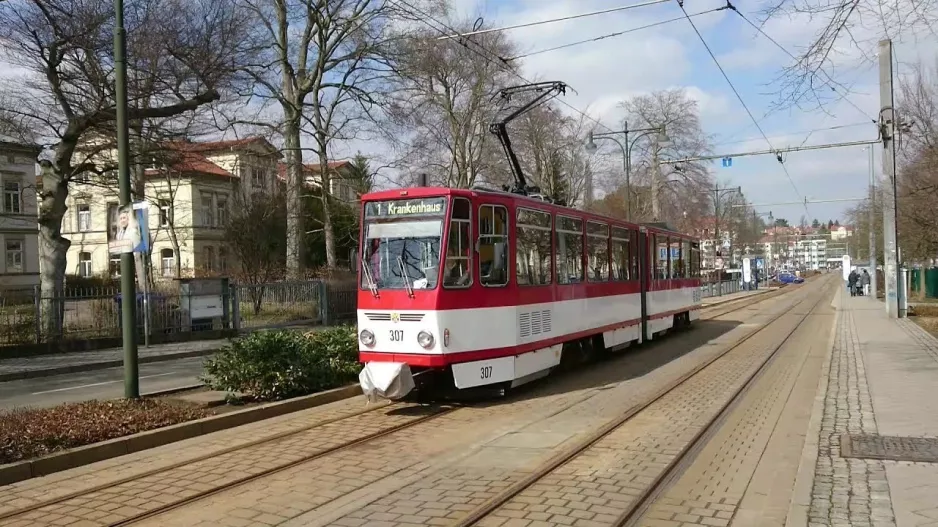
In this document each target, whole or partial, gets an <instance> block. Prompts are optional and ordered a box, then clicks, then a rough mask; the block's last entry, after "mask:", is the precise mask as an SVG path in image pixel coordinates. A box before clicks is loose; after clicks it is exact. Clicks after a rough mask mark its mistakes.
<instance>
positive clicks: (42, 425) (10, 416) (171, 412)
mask: <svg viewBox="0 0 938 527" xmlns="http://www.w3.org/2000/svg"><path fill="white" fill-rule="evenodd" d="M207 415H210V413H209V412H207V411H205V410H203V409H200V408H196V407H194V406H191V405H183V404H179V403H175V404H174V403H170V402H166V401H159V400H155V399H141V400H114V401H87V402H83V403H73V404H63V405H60V406H55V407H52V408H35V409H34V408H18V409H13V410H9V411H7V410H0V464H5V463H13V462H16V461H21V460H24V459H32V458H35V457H39V456H44V455H47V454H51V453H53V452H56V451H59V450H65V449H69V448H75V447H79V446H83V445H89V444H91V443H97V442H99V441H106V440H108V439H114V438H116V437H123V436H126V435H130V434H135V433H137V432H143V431H146V430H152V429H154V428H161V427H164V426H169V425H173V424H177V423H182V422H185V421H191V420H192V419H198V418H200V417H205V416H207Z"/></svg>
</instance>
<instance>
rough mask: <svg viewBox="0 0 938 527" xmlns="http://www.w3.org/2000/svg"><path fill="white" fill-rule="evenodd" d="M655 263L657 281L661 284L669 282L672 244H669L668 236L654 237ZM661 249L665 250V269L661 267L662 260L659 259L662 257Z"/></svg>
mask: <svg viewBox="0 0 938 527" xmlns="http://www.w3.org/2000/svg"><path fill="white" fill-rule="evenodd" d="M654 247H655V252H654V256H653V258H654V262H655V280H658V281H659V282H661V281H665V280H668V277H669V276H671V251H670V244H669V243H668V237H667V236H659V235H658V234H655V235H654ZM661 249H664V250H665V258H664V260H663V261H664V268H662V267H661V266H660V265H659V262H661V261H662V260H660V259H659V256H660V255H661Z"/></svg>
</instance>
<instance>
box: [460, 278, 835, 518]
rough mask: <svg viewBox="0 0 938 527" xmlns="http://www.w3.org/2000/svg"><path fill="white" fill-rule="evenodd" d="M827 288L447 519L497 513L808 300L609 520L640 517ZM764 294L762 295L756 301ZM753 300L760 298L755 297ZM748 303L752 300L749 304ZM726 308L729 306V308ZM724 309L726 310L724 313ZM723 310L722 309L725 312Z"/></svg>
mask: <svg viewBox="0 0 938 527" xmlns="http://www.w3.org/2000/svg"><path fill="white" fill-rule="evenodd" d="M830 290H831V285H830V284H825V285H824V286H823V287H822V288H821V291H820V292H819V293H817V298H812V297H811V296H808V297H806V298H805V299H803V300H801V301H799V302H797V303H796V304H794V305H792V306H791V307H790V308H789V309H786V310H784V311H782V312H780V313H779V314H777V315H775V316H773V317H772V318H771V319H770V320H769V321H767V322H766V323H765V324H763V325H762V326H761V327H760V328H758V329H756V330H754V331H752V332H750V333H748V334H747V335H745V336H743V337H742V338H740V339H739V340H737V341H736V342H734V343H732V344H731V345H730V346H729V347H727V348H726V349H725V350H723V351H721V352H720V353H718V354H716V355H715V356H713V357H710V358H709V359H707V360H705V361H703V362H702V363H700V364H698V365H697V366H695V367H694V368H692V369H691V370H690V371H688V372H686V373H685V374H683V375H681V376H679V377H678V378H676V379H675V380H674V381H672V382H670V383H669V384H668V385H666V386H665V387H663V388H662V389H661V390H659V391H657V392H656V393H654V394H653V395H652V396H651V397H649V398H647V399H645V400H644V401H642V402H641V403H639V404H637V405H634V406H632V407H630V408H629V409H628V410H626V411H625V412H623V413H622V414H621V415H620V416H618V417H616V418H614V419H612V420H610V421H608V422H607V423H606V424H605V425H603V426H601V427H599V428H598V429H596V430H595V431H594V432H592V433H590V434H589V435H588V436H586V437H584V438H583V439H581V440H579V441H577V442H576V443H575V444H574V445H572V446H571V447H568V448H567V449H565V450H564V451H562V452H560V453H559V454H557V455H555V456H553V457H552V458H550V459H549V460H548V461H546V462H545V463H543V464H542V465H540V466H539V467H537V468H536V469H535V470H534V471H532V472H531V473H529V474H528V475H527V476H525V477H524V478H522V479H520V480H518V481H517V482H516V483H514V484H512V485H510V486H508V487H506V488H505V489H504V490H503V491H501V492H500V493H498V494H497V495H495V496H494V497H492V498H491V499H489V500H487V501H486V502H485V503H483V504H481V505H479V506H478V507H476V508H475V509H473V510H472V511H469V512H468V513H467V514H466V515H465V516H464V517H463V518H461V519H460V520H458V521H456V522H454V523H453V524H451V527H469V526H472V525H477V524H479V523H480V522H483V521H484V520H486V519H487V518H490V517H492V515H493V513H496V512H497V511H499V510H500V509H502V507H503V506H505V505H506V504H508V503H509V502H510V501H512V500H513V499H515V498H517V497H519V496H520V495H521V494H522V493H523V492H524V491H526V490H528V489H530V488H531V487H533V486H534V485H535V484H537V483H539V482H541V481H542V480H544V479H545V478H547V477H548V476H550V475H551V474H553V473H554V472H555V471H557V470H558V469H560V468H561V467H563V466H564V465H566V464H568V463H570V462H571V461H573V460H574V459H575V458H577V457H578V456H581V455H583V454H584V453H586V452H587V451H589V449H590V448H592V447H593V446H594V445H596V444H597V443H599V442H600V441H602V440H603V439H604V438H606V437H608V436H609V435H610V434H613V433H614V432H616V431H617V430H619V429H621V428H622V427H623V426H625V425H627V424H628V423H629V422H631V421H633V420H634V419H636V418H638V417H640V416H641V415H642V413H643V412H644V411H646V410H647V409H648V408H650V407H652V406H653V405H654V404H655V403H657V402H659V401H662V400H663V399H664V398H666V397H667V396H668V395H670V394H672V393H673V392H675V390H677V389H678V388H679V387H681V386H682V385H684V384H685V383H686V382H688V381H689V380H691V379H693V378H694V377H695V376H697V375H698V374H700V373H701V372H703V371H705V370H706V369H707V368H709V367H711V366H713V365H715V364H716V363H718V362H719V361H720V360H722V359H724V358H726V357H728V356H729V355H730V354H731V353H732V352H733V351H735V350H737V349H739V348H740V347H741V346H742V345H744V344H745V343H746V342H748V341H750V340H751V339H753V338H754V337H757V336H758V335H760V334H762V333H763V332H765V331H766V330H768V329H769V328H774V325H775V323H776V322H778V321H780V320H781V319H782V318H784V317H785V316H787V315H789V314H790V313H791V312H792V311H794V310H796V309H797V308H798V307H800V306H802V305H803V304H806V303H810V307H809V308H808V309H807V310H806V311H805V313H804V315H801V316H800V318H799V319H798V320H797V321H796V322H795V323H794V324H793V326H792V327H791V329H790V330H788V331H787V332H785V333H784V334H783V336H782V338H781V339H780V340H779V342H778V343H777V344H776V345H773V346H772V348H771V350H770V351H769V352H768V353H767V354H766V356H765V358H764V359H762V360H761V362H760V363H759V364H758V366H757V367H756V368H755V369H754V371H752V373H750V374H749V375H748V376H747V377H746V378H745V380H744V381H743V382H742V383H740V385H739V386H738V387H737V388H736V389H735V390H734V391H733V392H732V393H731V394H730V397H729V398H728V399H727V400H726V401H725V402H723V404H722V405H721V406H720V407H719V408H718V410H717V411H716V412H715V414H714V416H713V417H712V418H711V419H709V420H708V421H707V423H706V424H705V425H704V426H702V427H700V429H699V430H698V431H697V432H696V433H695V434H694V436H693V437H692V438H691V440H690V441H689V442H687V443H686V444H685V445H684V446H683V447H682V448H681V449H680V451H679V452H677V453H676V454H675V455H674V456H673V457H672V459H671V460H670V461H669V462H668V463H667V465H666V466H665V467H664V469H663V470H661V471H660V472H659V473H658V474H657V476H655V477H654V478H653V479H652V481H651V483H650V484H648V485H647V486H646V487H645V488H644V490H643V491H641V493H640V494H639V496H638V497H637V498H636V499H634V500H632V501H631V502H630V503H629V505H628V506H627V508H626V509H625V510H624V511H622V512H621V513H620V514H619V515H618V517H616V519H615V521H614V522H612V523H611V525H614V526H616V527H622V526H628V525H632V524H633V522H634V521H635V520H636V519H637V518H638V517H640V514H641V512H642V511H644V510H645V508H646V507H647V505H648V504H649V502H650V501H651V500H653V499H654V497H655V496H656V495H657V494H658V492H660V491H661V489H662V487H663V485H664V484H665V483H666V482H667V481H670V480H671V478H673V477H674V476H675V475H676V474H675V471H676V469H678V467H680V466H681V464H682V462H683V461H684V460H685V459H686V458H687V456H688V453H690V452H693V451H694V450H695V449H697V448H698V447H699V446H700V444H701V443H702V442H703V441H705V439H706V438H707V437H709V435H710V434H711V432H712V431H713V429H714V428H715V427H716V426H717V425H718V424H719V423H720V422H721V421H722V419H723V417H724V416H725V415H726V413H727V412H728V411H730V410H731V409H732V408H733V407H734V406H735V404H736V403H737V402H738V401H739V400H740V399H741V398H742V396H744V395H745V393H747V391H748V389H749V387H750V386H752V384H754V383H755V382H756V381H757V380H758V379H759V378H760V377H761V376H762V373H763V372H764V371H765V370H766V369H767V367H768V366H769V365H770V364H771V363H772V361H773V359H774V358H775V357H776V356H777V355H778V353H779V351H780V350H781V349H782V348H783V347H784V346H785V345H786V344H787V343H788V342H789V340H790V339H791V338H792V336H793V335H794V334H795V333H796V332H797V331H798V330H799V329H800V328H801V327H802V326H803V324H804V323H805V321H806V320H807V318H808V317H809V316H810V315H811V313H813V312H814V311H815V310H816V308H817V307H818V306H819V305H821V303H822V301H823V300H824V299H825V298H827V297H828V294H829V292H830ZM764 300H767V298H763V299H761V300H760V301H764ZM753 303H758V301H757V302H753ZM748 305H751V304H747V306H748ZM743 307H746V306H740V307H737V308H736V309H734V310H738V309H742V308H743ZM731 311H733V310H731ZM728 312H730V311H728ZM728 312H727V313H728ZM723 314H726V313H723Z"/></svg>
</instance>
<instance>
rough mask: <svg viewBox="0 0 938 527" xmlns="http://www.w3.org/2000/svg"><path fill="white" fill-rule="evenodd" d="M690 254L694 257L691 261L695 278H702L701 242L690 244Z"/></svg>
mask: <svg viewBox="0 0 938 527" xmlns="http://www.w3.org/2000/svg"><path fill="white" fill-rule="evenodd" d="M690 251H691V252H690V254H691V257H692V258H693V259H694V260H693V262H692V263H691V273H693V275H692V276H693V278H698V279H699V278H700V277H701V273H700V242H691V244H690Z"/></svg>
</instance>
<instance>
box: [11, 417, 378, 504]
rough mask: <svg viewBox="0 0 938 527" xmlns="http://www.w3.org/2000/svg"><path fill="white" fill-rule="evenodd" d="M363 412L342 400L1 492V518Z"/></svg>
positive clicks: (30, 482) (88, 466)
mask: <svg viewBox="0 0 938 527" xmlns="http://www.w3.org/2000/svg"><path fill="white" fill-rule="evenodd" d="M364 409H365V405H364V402H363V401H362V400H361V399H349V400H344V401H339V402H336V403H332V404H328V405H324V406H320V407H317V408H312V409H310V410H304V411H301V412H295V413H292V414H288V415H284V416H280V417H275V418H272V419H267V420H264V421H261V422H257V423H252V424H248V425H244V426H240V427H237V428H232V429H228V430H222V431H220V432H215V433H213V434H208V435H204V436H199V437H196V438H192V439H187V440H185V441H181V442H178V443H172V444H169V445H165V446H161V447H157V448H153V449H149V450H144V451H141V452H137V453H134V454H128V455H126V456H120V457H117V458H113V459H108V460H105V461H101V462H98V463H94V464H92V465H87V466H84V467H78V468H74V469H70V470H67V471H63V472H57V473H55V474H51V475H49V476H45V477H41V478H34V479H29V480H26V481H22V482H19V483H15V484H13V485H7V486H4V487H0V514H4V513H6V512H9V511H11V510H14V509H19V508H22V507H28V506H32V505H35V504H37V503H42V502H45V501H48V500H51V499H56V498H58V497H61V496H65V495H70V494H72V493H75V492H83V491H87V490H88V489H92V488H95V487H97V486H100V485H106V484H109V483H112V482H115V481H118V480H122V479H126V478H130V477H134V476H137V475H140V474H143V473H146V472H149V471H152V470H157V469H161V468H165V467H169V466H171V465H175V464H178V463H181V462H185V461H187V460H193V459H196V458H199V457H203V456H206V455H209V454H213V453H217V452H221V451H223V450H225V449H229V448H232V447H237V446H239V445H245V444H248V443H250V442H252V441H256V440H259V439H263V438H267V437H272V436H275V435H278V434H282V433H287V432H291V431H295V430H300V429H303V428H306V427H309V426H314V425H316V424H319V423H323V422H327V421H331V420H334V419H339V418H342V417H345V416H348V415H350V414H353V413H355V412H359V411H362V410H364ZM377 411H380V409H378V410H377Z"/></svg>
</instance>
